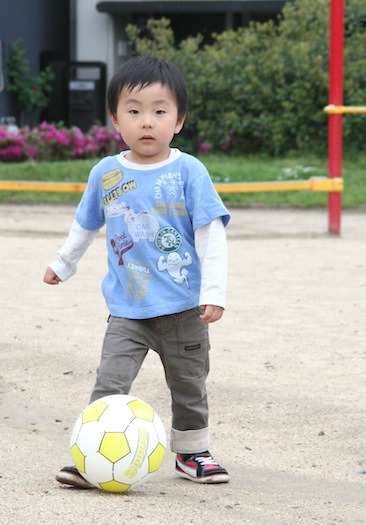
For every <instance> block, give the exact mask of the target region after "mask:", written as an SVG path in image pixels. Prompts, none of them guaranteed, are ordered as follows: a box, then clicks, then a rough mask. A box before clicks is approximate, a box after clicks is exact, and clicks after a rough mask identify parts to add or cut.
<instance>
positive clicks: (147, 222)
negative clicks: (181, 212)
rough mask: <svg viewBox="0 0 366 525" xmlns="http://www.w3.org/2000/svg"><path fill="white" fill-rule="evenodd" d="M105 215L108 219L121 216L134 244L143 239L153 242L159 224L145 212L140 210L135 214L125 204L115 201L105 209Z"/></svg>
mask: <svg viewBox="0 0 366 525" xmlns="http://www.w3.org/2000/svg"><path fill="white" fill-rule="evenodd" d="M105 214H106V216H107V217H108V218H111V217H119V216H122V215H123V216H124V220H125V224H126V226H127V230H128V233H129V234H130V235H131V237H132V240H133V242H134V243H135V242H140V240H143V239H146V240H148V241H149V242H154V239H155V235H156V233H157V231H158V230H159V223H158V221H157V219H156V218H155V217H154V216H153V215H150V213H148V212H147V211H146V210H140V211H139V212H137V213H136V212H134V211H133V209H132V208H130V206H127V204H126V203H124V202H119V201H115V202H113V203H111V204H108V206H106V207H105Z"/></svg>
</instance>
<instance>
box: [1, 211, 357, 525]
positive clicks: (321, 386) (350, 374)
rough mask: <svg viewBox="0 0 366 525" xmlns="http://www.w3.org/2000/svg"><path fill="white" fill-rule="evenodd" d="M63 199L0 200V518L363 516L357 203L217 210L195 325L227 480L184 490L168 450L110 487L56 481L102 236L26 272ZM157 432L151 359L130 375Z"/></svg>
mask: <svg viewBox="0 0 366 525" xmlns="http://www.w3.org/2000/svg"><path fill="white" fill-rule="evenodd" d="M74 209H75V208H74V207H68V206H27V205H16V206H15V205H1V206H0V242H1V258H0V265H1V270H0V280H1V295H0V305H1V317H0V323H1V330H0V349H1V352H0V421H1V427H0V502H1V503H0V523H2V524H4V525H13V524H18V523H21V524H22V525H30V524H37V525H38V524H49V525H58V524H65V523H67V524H76V523H82V524H86V525H89V524H98V525H110V524H111V523H115V524H119V525H127V524H128V525H130V524H131V523H134V524H135V523H138V524H141V525H147V524H149V525H187V524H195V525H201V524H210V525H234V524H235V525H236V524H240V525H295V524H304V525H312V524H319V525H330V524H342V525H358V524H366V453H365V435H366V428H365V427H366V424H365V422H366V417H365V408H366V388H365V382H366V379H365V378H366V337H365V317H366V233H365V232H366V214H362V213H352V214H351V213H344V214H343V221H342V236H341V237H340V238H337V237H330V236H328V235H327V233H326V232H327V217H326V212H325V211H304V212H301V211H296V212H295V211H291V210H280V211H263V210H232V212H233V218H232V222H231V224H230V226H229V228H228V239H229V253H230V272H229V293H228V304H227V310H226V312H225V316H224V318H223V320H222V321H221V322H219V323H217V324H216V325H213V326H212V327H211V342H212V350H211V374H210V376H209V381H208V388H209V394H210V400H211V401H210V407H211V427H212V446H211V452H212V453H213V455H214V456H215V457H216V458H217V459H218V460H219V461H220V462H221V463H222V464H223V465H224V466H225V467H227V469H228V470H229V472H230V474H231V482H230V483H229V484H226V485H218V486H210V485H204V486H197V485H195V484H193V483H190V482H189V481H186V480H182V479H180V478H178V477H176V476H175V474H174V469H173V467H174V456H173V454H172V453H171V452H170V451H168V452H167V454H166V457H165V459H164V463H163V466H162V468H161V470H160V471H159V473H158V474H157V476H156V477H155V479H154V480H153V481H151V482H148V483H146V484H145V485H142V486H141V487H139V488H138V489H135V490H133V491H131V492H128V493H126V494H122V495H121V494H119V495H116V494H108V493H103V492H101V491H98V490H91V491H80V490H75V489H72V488H64V487H62V486H61V485H59V484H58V483H57V482H56V481H55V480H54V475H55V473H56V472H57V470H58V469H59V467H61V466H63V465H65V464H70V458H69V453H68V441H69V433H70V429H71V427H72V425H73V423H74V420H75V418H76V416H77V415H78V413H79V412H80V410H81V409H82V408H83V407H84V406H85V405H86V404H87V402H88V398H89V393H90V390H91V387H92V385H93V383H94V373H95V368H96V366H97V365H98V362H99V355H100V349H101V344H102V338H103V334H104V329H105V325H106V317H107V311H106V307H105V305H104V301H103V298H102V295H101V292H100V282H101V279H102V277H103V275H104V273H105V270H106V261H105V248H104V242H105V239H104V235H103V233H102V234H101V235H100V236H99V237H98V238H97V240H96V241H95V243H94V244H93V245H92V246H91V248H90V249H89V251H88V252H87V254H86V256H85V257H84V259H83V260H82V262H81V263H80V265H79V270H78V273H77V275H76V276H75V277H74V278H72V279H71V280H69V281H67V282H66V283H64V284H62V285H60V286H58V287H50V286H47V285H45V284H44V283H43V282H42V276H43V272H44V269H45V267H46V265H47V263H48V262H51V261H52V260H54V256H55V252H56V250H57V249H58V247H59V246H61V245H62V243H63V241H64V239H65V237H66V234H67V231H68V228H69V226H70V224H71V221H72V218H73V213H74ZM131 393H132V394H133V395H136V396H138V397H141V398H142V399H145V400H146V401H147V402H148V403H150V404H151V405H153V406H154V407H155V408H156V410H157V411H158V412H159V414H160V416H161V418H162V420H163V422H164V424H165V427H166V429H167V430H169V427H170V400H169V392H168V389H167V387H166V385H165V381H164V377H163V372H162V367H161V365H160V362H159V361H158V359H157V357H156V356H155V355H154V354H153V353H150V354H149V356H148V358H147V360H146V361H145V363H144V366H143V369H142V370H141V372H140V375H139V376H138V378H137V380H136V381H135V383H134V387H133V391H132V392H131Z"/></svg>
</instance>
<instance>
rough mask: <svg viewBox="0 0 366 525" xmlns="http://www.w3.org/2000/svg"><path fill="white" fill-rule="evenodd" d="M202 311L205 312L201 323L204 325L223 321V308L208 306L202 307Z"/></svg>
mask: <svg viewBox="0 0 366 525" xmlns="http://www.w3.org/2000/svg"><path fill="white" fill-rule="evenodd" d="M200 308H201V310H204V313H203V314H202V315H200V319H201V321H203V322H204V323H214V322H215V321H218V320H219V319H221V317H222V314H223V312H224V309H223V308H222V307H221V306H215V305H212V304H206V305H204V306H200Z"/></svg>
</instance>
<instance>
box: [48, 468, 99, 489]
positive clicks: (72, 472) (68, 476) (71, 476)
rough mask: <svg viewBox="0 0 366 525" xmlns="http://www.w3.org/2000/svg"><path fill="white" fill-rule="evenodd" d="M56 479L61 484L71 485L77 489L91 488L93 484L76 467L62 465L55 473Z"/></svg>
mask: <svg viewBox="0 0 366 525" xmlns="http://www.w3.org/2000/svg"><path fill="white" fill-rule="evenodd" d="M56 479H57V481H59V482H60V483H62V484H63V485H71V486H72V487H78V488H79V489H93V488H95V487H94V485H92V484H91V483H89V481H86V479H84V478H83V476H82V475H81V474H80V472H79V471H78V469H77V468H76V467H64V468H62V469H61V470H60V472H58V473H57V474H56Z"/></svg>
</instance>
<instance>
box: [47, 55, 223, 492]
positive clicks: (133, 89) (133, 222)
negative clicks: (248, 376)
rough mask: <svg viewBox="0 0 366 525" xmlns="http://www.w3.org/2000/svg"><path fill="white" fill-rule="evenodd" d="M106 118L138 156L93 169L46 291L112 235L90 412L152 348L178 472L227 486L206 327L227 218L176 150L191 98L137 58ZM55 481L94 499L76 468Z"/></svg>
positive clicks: (203, 178) (209, 187)
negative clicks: (212, 410)
mask: <svg viewBox="0 0 366 525" xmlns="http://www.w3.org/2000/svg"><path fill="white" fill-rule="evenodd" d="M108 108H109V110H108V112H109V116H110V118H111V120H112V122H113V126H114V127H115V129H116V130H117V131H118V132H119V133H120V134H121V136H122V138H123V140H124V141H125V143H126V144H127V145H128V147H129V148H130V149H129V150H128V151H123V152H122V153H120V154H118V155H115V156H111V157H107V158H105V159H103V160H101V161H100V162H99V163H98V164H97V165H96V166H95V167H94V168H93V169H92V170H91V173H90V176H89V181H88V185H87V188H86V190H85V192H84V195H83V197H82V199H81V201H80V204H79V206H78V208H77V211H76V215H75V219H74V222H73V224H72V226H71V230H70V233H69V236H68V238H67V240H66V243H65V245H64V246H63V248H61V250H60V251H59V252H58V254H57V260H56V261H55V262H54V263H52V264H51V265H50V266H49V267H48V268H47V270H46V273H45V275H44V282H46V283H48V284H51V285H55V284H59V283H60V282H61V281H65V280H66V279H68V278H69V277H71V276H72V275H73V274H74V273H75V272H76V265H77V262H78V261H79V260H80V258H81V257H82V255H83V254H84V253H85V251H86V249H87V247H88V246H89V245H90V244H91V242H92V241H93V240H94V238H95V236H96V235H97V233H98V231H99V229H100V228H101V227H102V226H103V225H104V224H105V225H106V242H107V251H108V273H107V275H106V276H105V278H104V280H103V285H102V288H103V294H104V297H105V300H106V303H107V306H108V308H109V311H110V316H109V319H108V327H107V330H106V334H105V338H104V343H103V351H102V357H101V362H100V365H99V367H98V371H97V378H96V383H95V386H94V389H93V391H92V394H91V398H90V402H92V401H95V400H96V399H98V398H100V397H102V396H106V395H110V394H128V393H129V391H130V388H131V384H132V382H133V380H134V379H135V377H136V375H137V373H138V371H139V369H140V367H141V365H142V363H143V361H144V358H145V357H146V354H147V352H148V350H149V349H153V350H154V351H156V352H157V353H158V354H159V357H160V359H161V361H162V364H163V368H164V372H165V377H166V382H167V385H168V387H169V389H170V392H171V398H172V413H173V418H172V429H171V449H172V451H173V452H175V453H176V454H177V456H176V472H177V474H178V475H179V476H181V477H183V478H186V479H189V480H192V481H194V482H198V483H223V482H227V481H229V475H228V473H227V471H226V470H225V469H224V468H223V467H221V466H220V465H218V463H217V462H216V461H215V460H214V459H213V458H212V456H211V454H210V453H209V452H208V449H209V426H208V405H207V393H206V386H205V382H206V377H207V375H208V371H209V355H208V353H209V346H210V345H209V338H208V324H209V323H213V322H215V321H217V320H219V319H220V318H221V316H222V314H223V309H224V306H225V292H226V290H225V289H226V273H227V252H226V236H225V226H226V224H227V223H228V222H229V219H230V216H229V213H228V211H227V210H226V208H225V207H224V205H223V203H222V201H221V199H220V197H219V196H218V194H217V192H216V191H215V189H214V187H213V184H212V182H211V179H210V177H209V175H208V172H207V170H206V169H205V167H204V166H203V165H202V164H201V162H200V161H198V160H197V159H196V158H194V157H192V156H190V155H188V154H185V153H182V152H181V151H179V150H178V149H171V148H170V142H171V141H172V139H173V137H174V135H175V134H177V133H179V132H180V130H181V129H182V127H183V124H184V120H185V117H186V113H187V88H186V85H185V81H184V79H183V78H182V76H181V74H180V73H179V71H178V70H177V68H176V67H175V66H173V65H172V64H170V63H169V62H166V61H163V60H157V59H155V58H149V57H145V58H141V57H138V58H133V59H131V60H129V61H128V62H127V63H125V64H124V65H123V66H122V67H121V68H120V69H119V70H118V71H117V73H116V74H115V75H114V77H113V78H112V80H111V82H110V84H109V86H108ZM56 479H57V480H58V481H59V482H61V483H65V484H68V485H74V486H77V487H83V488H87V487H90V485H89V483H88V482H87V481H86V480H85V479H84V478H83V477H82V476H81V475H80V473H79V472H78V471H77V469H76V468H75V467H65V468H63V469H62V470H61V471H60V472H59V473H58V474H57V476H56Z"/></svg>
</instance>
